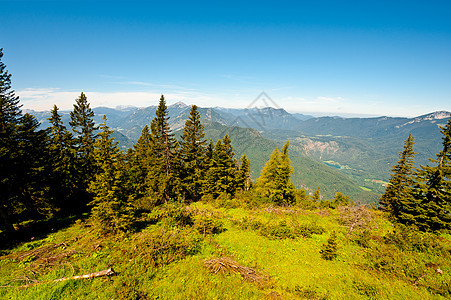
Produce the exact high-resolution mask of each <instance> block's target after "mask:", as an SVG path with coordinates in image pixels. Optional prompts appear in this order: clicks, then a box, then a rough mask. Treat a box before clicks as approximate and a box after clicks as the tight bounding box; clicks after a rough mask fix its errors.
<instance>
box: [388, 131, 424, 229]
mask: <svg viewBox="0 0 451 300" xmlns="http://www.w3.org/2000/svg"><path fill="white" fill-rule="evenodd" d="M414 144H415V139H414V137H413V136H412V135H411V134H410V133H409V136H408V138H407V139H406V140H405V142H404V149H403V151H400V152H399V161H398V163H397V164H396V165H395V166H393V168H392V174H391V178H390V180H389V183H388V186H387V188H386V189H385V192H384V194H383V195H382V197H381V198H380V200H379V204H380V206H381V208H382V209H383V210H384V211H387V212H389V214H390V216H391V217H392V218H393V219H394V220H397V221H400V222H402V223H409V219H412V216H411V214H412V213H414V212H412V209H414V208H415V206H416V205H413V204H414V202H413V201H414V200H413V198H412V196H413V195H412V188H413V184H414V178H413V175H414V168H413V164H414V157H415V154H416V153H415V152H414V151H413V145H414Z"/></svg>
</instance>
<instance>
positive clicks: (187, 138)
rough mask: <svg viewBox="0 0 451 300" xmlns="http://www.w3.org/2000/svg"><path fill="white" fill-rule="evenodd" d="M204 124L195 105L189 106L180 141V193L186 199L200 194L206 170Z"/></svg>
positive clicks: (195, 199)
mask: <svg viewBox="0 0 451 300" xmlns="http://www.w3.org/2000/svg"><path fill="white" fill-rule="evenodd" d="M204 137H205V134H204V126H203V125H202V123H201V121H200V113H199V111H198V110H197V106H196V105H193V106H191V111H190V115H189V118H188V120H187V121H186V122H185V126H184V127H183V133H182V136H181V142H180V150H179V155H180V160H181V164H182V166H181V174H180V178H181V181H182V192H181V193H182V194H183V196H182V197H183V198H184V199H187V200H192V201H197V200H199V199H200V197H201V194H202V182H203V179H204V176H205V170H206V157H205V156H206V150H207V149H206V140H205V139H204Z"/></svg>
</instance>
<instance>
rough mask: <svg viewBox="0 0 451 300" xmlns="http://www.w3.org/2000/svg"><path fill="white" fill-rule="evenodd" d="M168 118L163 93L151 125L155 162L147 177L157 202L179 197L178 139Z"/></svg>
mask: <svg viewBox="0 0 451 300" xmlns="http://www.w3.org/2000/svg"><path fill="white" fill-rule="evenodd" d="M168 120H169V116H168V109H167V106H166V101H165V100H164V96H163V95H161V98H160V102H159V105H158V108H157V110H156V112H155V118H154V119H153V120H152V123H151V125H150V128H151V138H152V141H153V145H154V150H153V154H154V155H155V157H154V158H152V159H153V162H152V163H153V164H152V167H151V170H149V173H148V174H147V178H146V180H147V184H148V185H149V187H150V190H151V194H152V197H155V198H156V200H157V203H159V202H161V201H164V202H168V201H169V200H171V199H175V198H177V194H178V186H179V183H178V178H177V171H178V162H177V160H176V159H177V157H176V151H177V141H176V140H175V138H174V134H173V133H172V130H171V128H170V127H169V122H168Z"/></svg>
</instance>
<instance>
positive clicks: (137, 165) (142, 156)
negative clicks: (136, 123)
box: [127, 125, 155, 199]
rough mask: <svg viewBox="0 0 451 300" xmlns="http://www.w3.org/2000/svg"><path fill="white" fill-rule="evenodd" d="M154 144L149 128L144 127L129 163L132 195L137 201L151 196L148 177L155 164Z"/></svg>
mask: <svg viewBox="0 0 451 300" xmlns="http://www.w3.org/2000/svg"><path fill="white" fill-rule="evenodd" d="M154 148H155V147H154V143H153V140H152V136H151V134H150V131H149V126H147V125H146V126H144V128H143V129H142V131H141V135H140V137H139V138H138V141H137V142H136V144H135V145H133V151H132V154H131V155H130V159H129V161H128V167H127V170H128V177H129V181H130V185H131V189H130V191H131V193H132V194H133V196H134V197H135V198H137V199H139V198H143V197H145V196H148V195H149V185H148V182H147V180H146V178H147V175H148V174H149V172H150V170H151V169H152V165H153V164H154V160H155V154H154V150H155V149H154Z"/></svg>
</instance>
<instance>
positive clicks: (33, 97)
mask: <svg viewBox="0 0 451 300" xmlns="http://www.w3.org/2000/svg"><path fill="white" fill-rule="evenodd" d="M16 94H17V95H18V96H19V97H20V101H21V103H22V104H23V107H24V108H28V109H33V110H38V111H42V110H49V109H51V107H52V106H53V105H54V104H56V105H57V106H58V107H59V108H61V109H63V110H67V109H71V108H72V105H73V104H74V103H75V99H76V98H77V97H79V96H80V92H79V91H77V92H75V91H62V90H60V89H56V88H48V89H24V90H20V91H16ZM85 94H86V96H87V97H88V101H89V102H90V104H91V107H97V106H107V107H115V106H118V105H134V106H138V107H146V106H150V105H156V104H158V101H159V99H160V96H161V94H160V93H159V92H155V91H148V92H96V91H86V92H85ZM164 95H165V98H166V100H167V103H168V104H172V103H175V102H178V101H183V102H185V103H187V104H198V105H203V106H209V105H211V103H215V102H216V103H217V102H221V101H220V99H217V98H216V97H214V96H211V95H207V94H201V93H197V92H189V91H172V92H169V93H165V94H164Z"/></svg>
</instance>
